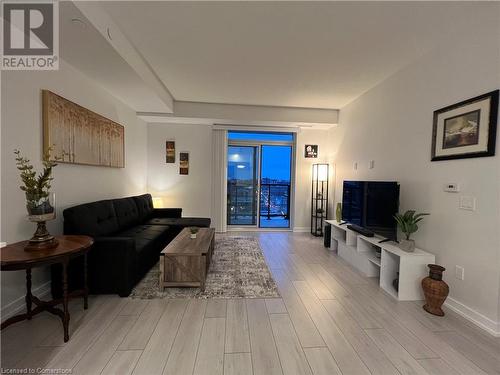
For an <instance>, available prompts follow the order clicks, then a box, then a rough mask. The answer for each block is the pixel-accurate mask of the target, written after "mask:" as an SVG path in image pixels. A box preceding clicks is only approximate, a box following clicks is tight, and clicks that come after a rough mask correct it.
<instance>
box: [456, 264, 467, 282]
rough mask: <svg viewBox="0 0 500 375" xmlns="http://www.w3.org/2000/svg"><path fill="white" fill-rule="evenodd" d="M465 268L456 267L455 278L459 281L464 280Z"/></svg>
mask: <svg viewBox="0 0 500 375" xmlns="http://www.w3.org/2000/svg"><path fill="white" fill-rule="evenodd" d="M464 272H465V270H464V268H463V267H462V266H455V277H456V278H457V279H458V280H463V279H464Z"/></svg>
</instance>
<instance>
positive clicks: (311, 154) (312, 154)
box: [304, 145, 318, 158]
mask: <svg viewBox="0 0 500 375" xmlns="http://www.w3.org/2000/svg"><path fill="white" fill-rule="evenodd" d="M304 157H306V158H317V157H318V145H305V147H304Z"/></svg>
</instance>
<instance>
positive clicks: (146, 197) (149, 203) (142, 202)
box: [133, 194, 153, 222]
mask: <svg viewBox="0 0 500 375" xmlns="http://www.w3.org/2000/svg"><path fill="white" fill-rule="evenodd" d="M133 199H134V201H135V204H136V206H137V210H138V212H139V221H141V222H142V221H144V220H146V219H147V218H148V217H150V216H151V214H152V212H153V198H152V197H151V194H143V195H138V196H136V197H133Z"/></svg>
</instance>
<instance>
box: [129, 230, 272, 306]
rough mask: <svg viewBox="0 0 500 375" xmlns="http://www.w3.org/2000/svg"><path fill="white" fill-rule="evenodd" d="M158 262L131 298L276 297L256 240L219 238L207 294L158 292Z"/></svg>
mask: <svg viewBox="0 0 500 375" xmlns="http://www.w3.org/2000/svg"><path fill="white" fill-rule="evenodd" d="M159 275H160V268H159V264H158V263H157V264H156V265H155V266H154V267H153V268H152V269H151V270H150V271H149V272H148V273H147V274H146V276H144V278H143V279H142V280H141V281H140V282H139V284H137V286H136V287H135V288H134V290H133V291H132V294H131V295H130V297H132V298H141V299H153V298H264V297H265V298H275V297H279V296H280V295H279V293H278V288H277V287H276V283H275V282H274V279H273V277H272V276H271V272H269V269H268V268H267V265H266V261H265V259H264V255H263V254H262V250H261V248H260V246H259V241H258V240H257V239H256V238H253V237H217V238H216V239H215V249H214V254H213V258H212V263H211V264H210V269H209V271H208V275H207V281H206V286H205V291H204V292H202V291H201V290H200V289H199V288H165V290H164V291H160V289H159V277H160V276H159Z"/></svg>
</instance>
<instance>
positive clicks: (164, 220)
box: [145, 217, 210, 228]
mask: <svg viewBox="0 0 500 375" xmlns="http://www.w3.org/2000/svg"><path fill="white" fill-rule="evenodd" d="M145 224H148V225H169V226H179V227H183V228H184V227H201V228H209V227H210V219H209V218H203V217H181V218H168V217H159V218H153V219H150V220H148V221H147V222H146V223H145Z"/></svg>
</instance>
